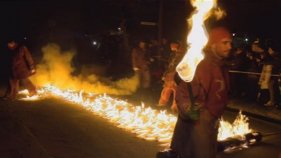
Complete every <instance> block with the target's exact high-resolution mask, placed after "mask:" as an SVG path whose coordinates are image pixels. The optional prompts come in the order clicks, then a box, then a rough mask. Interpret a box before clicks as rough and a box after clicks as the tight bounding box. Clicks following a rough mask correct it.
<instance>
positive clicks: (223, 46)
mask: <svg viewBox="0 0 281 158" xmlns="http://www.w3.org/2000/svg"><path fill="white" fill-rule="evenodd" d="M231 43H232V39H231V38H223V39H221V40H220V41H218V42H216V43H214V44H213V45H212V51H213V53H215V55H216V56H218V57H219V58H226V57H228V55H229V53H230V50H231Z"/></svg>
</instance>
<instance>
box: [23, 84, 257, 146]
mask: <svg viewBox="0 0 281 158" xmlns="http://www.w3.org/2000/svg"><path fill="white" fill-rule="evenodd" d="M20 94H22V95H25V97H24V98H22V99H21V100H25V101H34V100H40V99H42V98H46V97H50V96H57V97H60V98H62V99H64V100H66V101H69V102H71V103H76V104H79V105H82V106H83V107H84V108H86V109H87V110H90V111H91V112H93V113H94V114H96V115H98V116H101V117H103V118H105V119H107V120H109V121H110V122H112V123H113V124H115V125H116V126H117V127H119V128H123V129H125V130H127V131H130V132H132V133H135V134H136V135H137V137H139V138H142V139H145V140H150V141H158V142H159V144H160V146H163V147H169V144H170V142H171V138H172V134H173V130H174V127H175V123H176V120H177V117H176V116H174V115H173V114H169V113H168V112H167V111H166V110H160V111H159V110H155V109H153V108H151V107H148V106H145V105H144V104H143V103H142V104H141V105H138V106H136V105H132V104H130V103H128V102H126V101H124V100H120V99H114V98H112V97H110V96H108V95H106V94H104V95H95V94H92V93H84V92H83V91H80V92H76V91H72V90H61V89H59V88H57V87H54V86H51V85H48V86H45V87H44V88H41V89H40V90H38V95H35V96H32V97H29V96H28V91H27V90H23V91H21V92H20ZM251 131H252V130H251V129H249V123H248V118H247V117H246V116H244V115H242V113H241V112H239V114H238V116H237V117H236V119H235V121H234V122H233V124H231V123H229V122H227V121H224V120H223V118H222V119H221V120H220V127H219V133H218V140H219V141H220V140H224V139H226V138H228V137H234V136H235V137H237V136H238V137H239V136H241V139H243V135H244V134H247V133H250V132H251Z"/></svg>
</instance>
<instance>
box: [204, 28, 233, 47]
mask: <svg viewBox="0 0 281 158" xmlns="http://www.w3.org/2000/svg"><path fill="white" fill-rule="evenodd" d="M223 38H232V36H231V34H230V32H229V31H228V30H227V29H226V28H224V27H216V28H213V29H211V30H210V32H209V40H208V44H207V45H211V44H214V43H217V42H219V41H220V40H221V39H223Z"/></svg>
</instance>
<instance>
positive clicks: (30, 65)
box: [11, 46, 34, 79]
mask: <svg viewBox="0 0 281 158" xmlns="http://www.w3.org/2000/svg"><path fill="white" fill-rule="evenodd" d="M11 51H12V52H11V53H12V61H11V68H12V69H11V77H12V78H14V79H24V78H27V77H29V76H31V75H32V73H31V70H32V69H34V61H33V59H32V56H31V54H30V52H29V50H28V49H27V48H26V47H25V46H19V47H18V48H16V49H15V50H11Z"/></svg>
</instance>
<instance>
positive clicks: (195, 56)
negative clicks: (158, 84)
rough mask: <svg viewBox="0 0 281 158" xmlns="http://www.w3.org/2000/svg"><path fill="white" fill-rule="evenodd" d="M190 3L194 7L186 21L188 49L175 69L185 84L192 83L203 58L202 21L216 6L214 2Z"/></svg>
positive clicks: (203, 34) (204, 35)
mask: <svg viewBox="0 0 281 158" xmlns="http://www.w3.org/2000/svg"><path fill="white" fill-rule="evenodd" d="M191 2H192V5H193V6H194V7H195V13H194V14H193V15H192V16H191V18H190V19H189V20H188V22H189V26H190V32H189V35H188V37H187V45H188V46H189V49H188V52H186V54H185V56H184V57H183V59H182V60H181V62H180V63H179V64H178V66H177V68H176V70H177V72H178V74H179V76H180V77H181V78H182V79H183V80H184V81H186V82H190V81H192V79H193V77H194V73H195V70H196V67H197V65H198V64H199V62H200V61H201V60H202V59H203V58H204V55H203V53H202V49H203V48H204V46H205V45H206V44H207V42H208V38H207V35H206V33H205V26H204V21H205V19H207V18H208V17H209V15H210V13H211V9H212V8H213V7H214V6H215V5H216V1H215V0H193V1H191Z"/></svg>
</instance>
